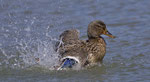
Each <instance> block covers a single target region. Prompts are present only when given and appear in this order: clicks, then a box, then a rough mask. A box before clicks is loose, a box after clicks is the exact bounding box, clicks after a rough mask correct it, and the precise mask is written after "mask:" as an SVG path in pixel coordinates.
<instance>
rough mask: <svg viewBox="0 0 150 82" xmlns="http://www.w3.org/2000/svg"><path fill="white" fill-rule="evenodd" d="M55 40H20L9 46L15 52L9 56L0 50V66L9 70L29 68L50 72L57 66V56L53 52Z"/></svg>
mask: <svg viewBox="0 0 150 82" xmlns="http://www.w3.org/2000/svg"><path fill="white" fill-rule="evenodd" d="M58 41H59V40H57V39H52V38H50V39H47V40H44V41H42V40H39V39H37V40H29V41H25V40H21V41H20V42H17V44H16V45H13V46H11V48H15V50H14V51H13V52H12V53H11V54H10V53H7V52H8V51H7V50H8V48H7V49H6V50H4V49H2V48H1V49H0V52H1V53H0V54H2V55H1V56H2V57H3V58H0V59H1V60H2V61H1V60H0V66H2V67H9V68H17V69H19V68H21V69H22V68H23V69H25V68H29V67H34V66H38V67H42V68H48V69H50V70H52V69H54V68H55V67H56V66H58V65H59V54H58V53H57V52H56V51H55V45H54V44H55V43H56V42H58Z"/></svg>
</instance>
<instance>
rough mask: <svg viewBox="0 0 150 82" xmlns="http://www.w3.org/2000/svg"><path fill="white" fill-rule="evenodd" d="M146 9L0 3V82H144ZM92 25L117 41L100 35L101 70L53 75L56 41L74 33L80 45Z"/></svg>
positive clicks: (148, 49)
mask: <svg viewBox="0 0 150 82" xmlns="http://www.w3.org/2000/svg"><path fill="white" fill-rule="evenodd" d="M149 8H150V1H149V0H74V1H73V0H0V82H117V81H118V82H128V81H131V82H138V81H139V82H143V81H144V82H149V81H150V61H149V59H150V10H149ZM93 20H102V21H104V22H105V23H106V25H107V28H108V30H109V31H110V32H111V33H112V34H113V35H115V36H117V38H115V39H111V38H108V37H107V36H103V37H104V38H105V40H106V42H107V53H106V56H105V58H104V62H103V65H102V66H101V67H93V68H90V69H85V70H69V71H56V70H53V67H54V66H56V65H58V60H59V58H58V55H59V54H58V53H57V52H55V51H54V49H53V46H54V44H55V42H56V41H57V40H58V36H59V35H60V34H61V33H62V32H63V31H64V30H67V29H72V28H76V29H79V30H80V38H81V39H84V40H85V39H87V33H86V32H87V26H88V24H89V23H90V22H91V21H93ZM37 58H40V61H37V60H36V59H37Z"/></svg>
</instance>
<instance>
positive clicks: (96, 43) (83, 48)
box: [59, 20, 115, 69]
mask: <svg viewBox="0 0 150 82" xmlns="http://www.w3.org/2000/svg"><path fill="white" fill-rule="evenodd" d="M102 34H104V35H107V36H109V37H111V38H115V36H113V35H112V34H111V33H110V32H109V31H108V30H107V29H106V25H105V24H104V22H102V21H100V20H96V21H92V22H91V23H90V24H89V25H88V30H87V35H88V40H87V41H82V40H79V32H76V30H75V29H74V30H67V32H66V31H65V32H64V33H62V34H61V35H60V36H61V38H62V41H63V42H64V45H62V46H63V47H62V46H61V47H60V52H63V53H61V55H62V62H63V63H62V65H61V66H60V67H59V69H60V68H63V67H65V65H68V64H69V66H68V67H69V68H72V67H73V66H74V65H75V64H76V63H78V64H80V66H81V67H83V66H87V65H95V64H100V63H102V60H103V58H104V56H105V53H106V43H105V40H104V38H103V37H101V35H102ZM68 59H71V60H69V61H68ZM66 60H67V61H66ZM70 62H74V63H73V64H70ZM66 67H67V66H66Z"/></svg>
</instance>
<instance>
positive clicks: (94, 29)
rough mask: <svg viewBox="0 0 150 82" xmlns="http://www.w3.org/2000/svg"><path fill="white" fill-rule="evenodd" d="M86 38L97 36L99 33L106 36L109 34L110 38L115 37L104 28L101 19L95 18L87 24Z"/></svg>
mask: <svg viewBox="0 0 150 82" xmlns="http://www.w3.org/2000/svg"><path fill="white" fill-rule="evenodd" d="M87 33H88V38H99V37H100V35H102V34H104V35H106V36H109V37H111V38H115V36H113V35H112V34H111V33H110V32H109V31H108V30H107V28H106V25H105V24H104V22H103V21H100V20H96V21H92V22H91V23H90V24H89V25H88V30H87Z"/></svg>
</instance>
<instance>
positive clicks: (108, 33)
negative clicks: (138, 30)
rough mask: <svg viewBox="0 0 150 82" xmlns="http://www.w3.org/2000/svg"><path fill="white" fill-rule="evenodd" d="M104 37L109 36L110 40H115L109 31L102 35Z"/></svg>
mask: <svg viewBox="0 0 150 82" xmlns="http://www.w3.org/2000/svg"><path fill="white" fill-rule="evenodd" d="M104 35H106V36H109V37H110V38H115V36H113V35H112V34H111V33H110V32H109V31H107V32H106V33H104Z"/></svg>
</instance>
